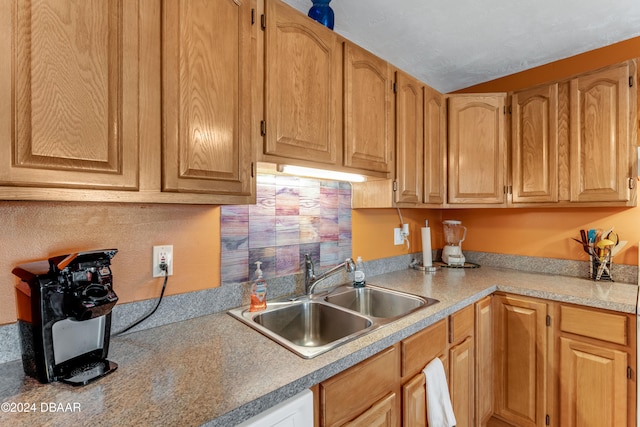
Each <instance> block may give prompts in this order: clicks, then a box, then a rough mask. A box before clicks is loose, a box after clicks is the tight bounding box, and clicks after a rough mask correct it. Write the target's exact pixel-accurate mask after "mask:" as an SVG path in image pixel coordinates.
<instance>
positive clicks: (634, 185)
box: [629, 177, 637, 190]
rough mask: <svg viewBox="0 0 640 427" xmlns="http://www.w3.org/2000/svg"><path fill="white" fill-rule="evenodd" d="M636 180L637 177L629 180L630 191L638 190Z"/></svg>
mask: <svg viewBox="0 0 640 427" xmlns="http://www.w3.org/2000/svg"><path fill="white" fill-rule="evenodd" d="M636 179H637V178H636V177H630V178H629V190H633V189H634V188H636Z"/></svg>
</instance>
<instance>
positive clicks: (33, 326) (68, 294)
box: [13, 249, 118, 386]
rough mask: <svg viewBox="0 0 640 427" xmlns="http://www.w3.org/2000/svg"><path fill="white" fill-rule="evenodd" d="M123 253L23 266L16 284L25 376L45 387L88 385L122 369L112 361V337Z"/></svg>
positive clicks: (65, 257) (98, 253)
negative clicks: (117, 264) (114, 263)
mask: <svg viewBox="0 0 640 427" xmlns="http://www.w3.org/2000/svg"><path fill="white" fill-rule="evenodd" d="M117 252H118V250H117V249H103V250H96V251H90V252H79V253H74V254H69V255H61V256H56V257H52V258H49V260H48V261H45V260H43V261H37V262H32V263H29V264H24V265H20V266H18V267H16V268H14V269H13V274H15V275H16V276H18V277H19V278H20V279H22V281H21V282H19V283H18V284H17V285H16V299H17V306H18V307H17V308H18V328H19V331H20V341H21V342H20V344H21V346H22V365H23V367H24V372H25V373H26V374H27V375H29V376H32V377H35V378H37V379H38V380H39V381H40V382H42V383H49V382H52V381H62V382H65V383H68V384H72V385H76V386H78V385H85V384H87V383H89V382H91V381H93V380H96V379H98V378H100V377H102V376H104V375H107V374H108V373H110V372H113V371H114V370H116V368H117V367H118V365H116V364H115V363H113V362H111V361H109V360H107V359H106V357H107V353H108V351H109V336H110V333H111V309H112V308H113V306H114V305H115V304H116V302H117V301H118V297H117V295H116V294H115V292H113V287H112V277H111V269H110V267H109V266H110V265H111V258H113V257H114V256H115V254H116V253H117Z"/></svg>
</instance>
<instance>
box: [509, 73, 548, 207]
mask: <svg viewBox="0 0 640 427" xmlns="http://www.w3.org/2000/svg"><path fill="white" fill-rule="evenodd" d="M511 108H512V119H511V144H512V163H511V167H512V188H513V189H512V201H513V203H523V202H557V201H558V84H557V83H554V84H551V85H546V86H541V87H536V88H532V89H528V90H523V91H519V92H515V93H514V94H513V95H512V97H511Z"/></svg>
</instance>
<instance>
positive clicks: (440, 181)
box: [423, 86, 447, 205]
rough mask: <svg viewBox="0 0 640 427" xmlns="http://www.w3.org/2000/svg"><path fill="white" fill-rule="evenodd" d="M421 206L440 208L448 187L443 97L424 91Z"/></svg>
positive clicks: (445, 110) (429, 90)
mask: <svg viewBox="0 0 640 427" xmlns="http://www.w3.org/2000/svg"><path fill="white" fill-rule="evenodd" d="M424 165H425V171H424V183H423V188H424V196H423V199H424V202H425V203H429V204H437V205H440V204H443V203H444V202H445V200H446V184H447V104H446V103H445V98H444V95H442V94H441V93H439V92H438V91H436V90H434V89H432V88H430V87H428V86H425V87H424Z"/></svg>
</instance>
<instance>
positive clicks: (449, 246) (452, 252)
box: [442, 219, 467, 266]
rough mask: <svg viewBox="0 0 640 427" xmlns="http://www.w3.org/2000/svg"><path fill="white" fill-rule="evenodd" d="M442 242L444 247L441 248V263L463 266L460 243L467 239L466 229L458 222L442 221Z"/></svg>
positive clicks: (463, 260) (463, 259)
mask: <svg viewBox="0 0 640 427" xmlns="http://www.w3.org/2000/svg"><path fill="white" fill-rule="evenodd" d="M442 228H443V230H444V240H445V242H446V245H445V246H444V248H442V261H443V262H445V263H447V264H448V265H451V266H464V262H465V258H464V255H463V254H462V242H464V239H465V238H466V237H467V227H465V226H463V225H462V223H461V222H460V221H456V220H451V219H449V220H445V221H442Z"/></svg>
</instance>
